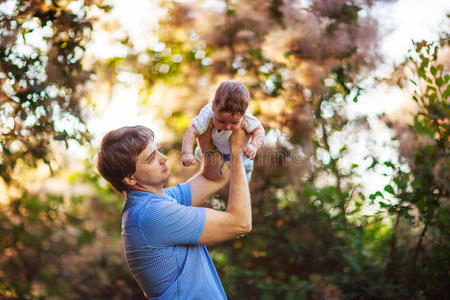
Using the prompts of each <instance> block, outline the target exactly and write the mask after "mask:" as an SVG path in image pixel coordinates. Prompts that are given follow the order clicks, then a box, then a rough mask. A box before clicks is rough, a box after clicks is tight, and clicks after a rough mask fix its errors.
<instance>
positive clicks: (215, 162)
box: [188, 124, 229, 206]
mask: <svg viewBox="0 0 450 300" xmlns="http://www.w3.org/2000/svg"><path fill="white" fill-rule="evenodd" d="M211 125H212V124H210V126H209V128H208V130H206V132H205V133H203V134H201V135H200V136H198V138H197V139H198V143H199V145H200V149H201V150H202V152H203V153H207V152H209V153H212V152H213V151H214V150H215V149H216V148H215V146H214V145H213V144H212V142H211V132H212V126H211ZM221 164H222V155H221V154H220V153H219V152H215V153H212V154H211V155H208V156H205V157H204V159H203V160H202V168H201V171H200V173H198V174H197V175H195V176H194V177H192V178H191V179H189V180H188V182H189V187H190V188H191V205H192V206H201V205H202V204H204V203H205V201H206V200H208V199H210V198H211V196H212V195H213V194H214V193H216V192H217V191H218V190H220V189H221V188H223V187H224V186H225V185H226V184H227V182H228V179H229V172H228V168H223V169H222V171H223V176H222V175H221V174H220V171H219V169H220V165H221Z"/></svg>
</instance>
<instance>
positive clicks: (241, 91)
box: [182, 80, 264, 180]
mask: <svg viewBox="0 0 450 300" xmlns="http://www.w3.org/2000/svg"><path fill="white" fill-rule="evenodd" d="M249 101H250V96H249V93H248V90H247V88H246V87H245V86H244V85H243V84H242V83H240V82H237V81H234V80H227V81H224V82H222V83H221V84H220V86H219V88H218V89H217V90H216V94H215V96H214V100H213V102H212V103H209V104H207V105H205V106H204V107H203V108H202V109H201V111H200V113H199V114H198V115H197V116H196V117H195V118H194V119H192V126H191V127H190V128H189V129H188V131H187V132H186V135H185V137H184V139H183V146H182V154H183V156H182V162H183V165H184V166H185V167H187V166H192V165H194V164H195V163H196V160H195V157H194V153H193V148H194V143H195V139H196V137H198V136H199V135H201V134H202V133H204V132H205V131H206V130H207V129H208V128H209V126H212V127H213V130H212V133H211V139H212V142H213V144H214V145H215V146H216V148H217V150H218V151H219V152H221V153H222V158H223V161H224V162H225V161H229V160H230V143H229V137H230V135H231V133H232V132H233V130H236V129H239V128H240V127H242V128H244V129H245V131H247V133H249V134H250V136H251V139H250V140H249V143H248V144H247V146H246V147H245V149H244V151H243V152H244V155H245V157H246V159H244V167H245V169H246V172H247V179H248V180H250V177H251V172H252V170H253V159H254V158H255V155H256V152H257V151H258V149H259V147H261V145H262V144H263V142H264V128H263V127H262V125H261V123H260V122H259V121H258V119H256V118H255V117H254V116H253V115H252V114H251V112H250V111H249V110H248V109H247V107H248V103H249ZM210 123H212V124H210ZM213 151H216V150H213ZM210 152H212V151H210ZM204 154H205V155H208V154H211V153H204Z"/></svg>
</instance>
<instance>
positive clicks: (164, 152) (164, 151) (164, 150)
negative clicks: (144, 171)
mask: <svg viewBox="0 0 450 300" xmlns="http://www.w3.org/2000/svg"><path fill="white" fill-rule="evenodd" d="M158 151H159V153H161V154H164V155H166V153H167V149H166V148H159V149H158Z"/></svg>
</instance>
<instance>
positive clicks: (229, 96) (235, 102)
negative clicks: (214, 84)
mask: <svg viewBox="0 0 450 300" xmlns="http://www.w3.org/2000/svg"><path fill="white" fill-rule="evenodd" d="M249 101H250V95H249V93H248V90H247V88H246V87H245V86H244V85H243V84H242V83H240V82H238V81H235V80H226V81H224V82H222V83H221V84H220V85H219V87H218V88H217V90H216V94H215V96H214V105H215V106H216V107H217V109H218V111H219V112H230V113H232V114H235V113H240V114H245V111H246V110H247V107H248V102H249Z"/></svg>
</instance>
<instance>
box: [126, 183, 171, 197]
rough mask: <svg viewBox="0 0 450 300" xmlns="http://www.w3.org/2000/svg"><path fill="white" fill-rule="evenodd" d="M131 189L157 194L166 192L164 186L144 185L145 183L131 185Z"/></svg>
mask: <svg viewBox="0 0 450 300" xmlns="http://www.w3.org/2000/svg"><path fill="white" fill-rule="evenodd" d="M130 189H131V190H135V191H142V192H149V193H153V194H157V195H162V194H164V188H163V186H158V187H156V186H143V185H135V186H132V187H130Z"/></svg>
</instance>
